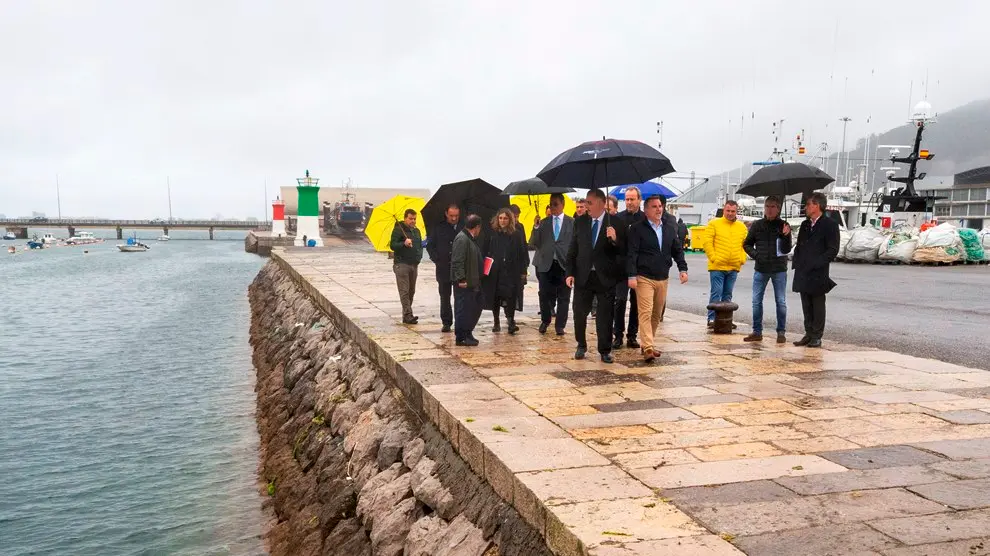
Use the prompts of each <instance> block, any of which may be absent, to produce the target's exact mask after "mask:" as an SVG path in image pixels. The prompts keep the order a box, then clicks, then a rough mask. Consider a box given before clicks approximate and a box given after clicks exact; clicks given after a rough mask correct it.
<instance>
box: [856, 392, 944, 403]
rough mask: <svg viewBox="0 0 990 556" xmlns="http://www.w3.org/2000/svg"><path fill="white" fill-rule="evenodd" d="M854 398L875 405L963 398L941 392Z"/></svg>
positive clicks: (861, 395) (867, 395) (902, 393)
mask: <svg viewBox="0 0 990 556" xmlns="http://www.w3.org/2000/svg"><path fill="white" fill-rule="evenodd" d="M853 397H854V398H859V399H861V400H865V401H868V402H873V403H915V402H933V401H938V400H958V399H961V398H962V396H957V395H956V394H950V393H948V392H939V391H935V390H920V391H914V392H891V393H888V394H860V395H856V396H853Z"/></svg>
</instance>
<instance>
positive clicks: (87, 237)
mask: <svg viewBox="0 0 990 556" xmlns="http://www.w3.org/2000/svg"><path fill="white" fill-rule="evenodd" d="M99 242H100V240H99V239H97V238H96V236H94V235H93V232H79V233H78V234H76V235H74V236H72V237H70V238H69V239H67V240H65V243H67V244H69V245H90V244H92V243H99Z"/></svg>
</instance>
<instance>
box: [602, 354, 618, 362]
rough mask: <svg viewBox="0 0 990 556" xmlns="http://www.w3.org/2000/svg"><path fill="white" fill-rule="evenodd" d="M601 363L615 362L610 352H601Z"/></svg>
mask: <svg viewBox="0 0 990 556" xmlns="http://www.w3.org/2000/svg"><path fill="white" fill-rule="evenodd" d="M602 363H615V359H613V358H612V354H611V353H603V354H602Z"/></svg>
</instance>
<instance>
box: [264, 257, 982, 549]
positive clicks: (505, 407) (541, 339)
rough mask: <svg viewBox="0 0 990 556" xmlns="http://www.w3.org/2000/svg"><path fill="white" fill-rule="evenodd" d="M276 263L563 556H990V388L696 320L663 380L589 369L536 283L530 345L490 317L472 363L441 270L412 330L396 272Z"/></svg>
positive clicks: (426, 270) (915, 362) (428, 272)
mask: <svg viewBox="0 0 990 556" xmlns="http://www.w3.org/2000/svg"><path fill="white" fill-rule="evenodd" d="M273 255H274V257H275V259H276V260H277V261H279V263H280V264H281V265H282V266H283V267H284V268H287V269H290V272H291V273H293V274H294V275H295V277H296V279H297V281H301V282H303V283H304V288H306V289H307V291H309V292H310V294H311V295H313V296H314V298H315V299H316V300H317V302H318V303H320V304H321V306H323V307H324V309H326V310H328V311H329V312H331V314H332V315H334V314H336V315H337V317H338V318H344V320H346V321H347V323H346V327H347V329H348V330H349V333H352V334H353V335H354V337H355V338H356V341H360V342H362V347H364V348H365V350H366V351H369V350H370V351H372V352H375V353H377V354H378V357H377V359H378V360H379V361H383V362H384V363H383V364H385V365H387V370H388V371H389V372H390V373H393V376H395V378H396V382H397V384H398V385H399V386H400V388H401V389H402V391H403V392H404V393H406V395H407V397H408V398H409V402H410V404H411V405H413V406H415V407H422V409H423V411H424V412H425V413H426V414H427V415H429V417H430V418H431V419H432V420H434V422H435V423H437V425H438V428H439V429H440V430H441V432H442V433H443V434H444V435H445V436H446V437H447V438H448V439H449V440H450V442H451V444H452V445H453V446H454V447H455V449H457V451H458V453H460V454H461V456H462V457H463V458H464V460H465V461H466V462H468V464H469V465H470V466H471V467H472V469H474V470H475V472H477V473H478V474H479V475H482V476H483V477H485V478H486V480H488V481H489V482H490V483H491V484H492V486H493V487H494V488H495V490H496V492H498V493H499V495H500V496H502V497H503V498H504V499H505V500H506V501H508V502H510V503H512V504H513V505H514V507H515V508H516V509H517V510H518V511H519V513H520V514H521V515H522V516H523V517H524V518H525V519H526V520H527V521H528V522H529V523H530V524H532V525H533V526H534V527H536V528H537V529H538V530H539V531H541V532H542V533H543V534H544V535H545V538H546V539H547V542H548V545H549V546H550V547H551V549H552V550H553V551H554V552H555V553H557V554H564V555H571V554H593V555H602V556H604V555H608V556H612V555H639V554H644V555H645V554H678V555H684V554H686V555H694V554H698V555H713V556H714V555H728V554H741V553H745V554H772V555H789V554H802V555H803V554H814V555H826V554H829V555H831V554H857V555H861V554H862V555H865V554H872V555H877V554H881V555H887V556H916V555H917V556H920V555H926V554H928V555H933V556H934V555H952V554H959V555H974V554H990V372H986V371H981V370H975V369H969V368H965V367H959V366H956V365H951V364H947V363H943V362H940V361H934V360H927V359H919V358H915V357H910V356H905V355H901V354H897V353H890V352H886V351H877V350H870V349H865V348H858V347H855V346H849V345H839V344H836V343H832V342H826V344H825V348H824V349H818V350H815V349H805V348H795V347H793V346H792V345H791V344H786V345H784V346H777V345H776V344H774V343H772V342H765V343H762V344H756V345H752V344H745V343H743V342H742V337H743V334H734V335H731V336H713V335H710V334H708V333H707V331H706V329H705V325H704V318H703V317H700V316H694V315H690V314H687V313H681V312H676V311H667V314H666V320H665V322H663V323H662V324H661V326H660V330H659V332H658V342H657V343H658V347H660V348H661V349H662V350H663V356H662V357H660V358H658V359H657V360H656V361H654V362H653V364H650V365H646V364H644V363H643V362H642V361H641V360H640V359H639V354H638V350H629V349H623V350H619V351H617V352H615V356H616V363H615V364H612V365H606V364H603V363H601V362H600V361H598V360H597V356H596V355H593V354H589V359H588V360H584V361H575V360H573V359H572V355H573V351H574V347H575V345H574V339H573V335H572V334H568V335H567V336H564V337H557V336H555V335H553V334H552V333H551V334H548V335H546V336H541V335H540V334H539V333H538V332H537V330H536V327H537V326H538V324H539V320H538V318H537V317H536V315H535V313H536V311H535V307H536V305H537V295H536V289H535V284H530V285H528V286H527V288H526V293H525V299H526V310H525V311H524V312H523V314H522V315H521V317H520V318H519V319H518V322H519V324H520V326H521V327H522V330H521V331H520V332H519V334H518V335H517V336H514V337H513V336H509V335H507V334H505V333H504V332H503V333H500V334H493V333H492V332H491V331H490V328H491V316H490V313H488V314H487V316H482V320H481V322H480V323H479V325H478V329H477V330H476V336H477V337H478V339H479V340H480V341H481V345H480V346H478V347H476V348H459V347H456V346H454V339H453V335H452V334H441V333H440V321H439V316H438V315H439V310H438V306H437V298H438V295H437V292H436V284H435V281H434V279H433V276H434V274H433V267H432V265H431V264H430V263H429V262H428V261H427V262H424V264H423V265H422V266H421V267H420V273H419V283H418V285H417V294H416V300H415V312H416V314H417V315H419V316H420V321H419V324H417V325H412V326H404V325H401V324H400V318H399V317H400V314H401V310H400V305H399V301H398V294H397V293H396V289H395V279H394V275H393V274H392V272H391V262H390V261H389V260H388V259H387V258H386V257H385V256H384V255H382V254H375V253H372V252H370V251H369V250H368V249H366V248H356V247H342V248H334V249H331V250H329V251H327V250H312V249H310V250H307V249H292V248H290V249H286V250H276V251H275V253H274V254H273ZM692 279H694V280H697V279H699V277H698V275H697V273H696V274H695V275H694V276H692ZM792 312H793V310H792ZM590 328H593V327H590ZM571 329H572V326H571V324H570V323H569V324H568V331H569V332H571ZM742 329H743V327H740V331H741V330H742ZM503 330H504V328H503ZM589 345H594V339H593V338H589ZM410 392H412V393H413V395H411V396H410ZM419 392H421V393H422V394H421V398H422V399H421V400H420V399H417V398H418V397H420V396H419V395H418V393H419Z"/></svg>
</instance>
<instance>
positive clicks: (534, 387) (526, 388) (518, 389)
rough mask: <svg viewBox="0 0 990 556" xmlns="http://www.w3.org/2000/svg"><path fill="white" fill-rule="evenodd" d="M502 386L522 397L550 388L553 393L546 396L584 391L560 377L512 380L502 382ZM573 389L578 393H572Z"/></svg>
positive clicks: (531, 396)
mask: <svg viewBox="0 0 990 556" xmlns="http://www.w3.org/2000/svg"><path fill="white" fill-rule="evenodd" d="M500 386H501V388H502V389H503V390H505V391H506V392H509V393H511V394H515V395H517V396H520V397H521V396H527V397H530V398H534V397H536V396H535V395H533V394H530V393H529V392H533V391H547V390H549V391H551V392H552V393H551V394H549V395H547V396H545V397H550V396H560V395H561V394H565V395H577V394H582V393H583V392H581V391H579V390H577V389H576V388H574V385H573V384H571V383H570V382H567V381H566V380H561V379H559V378H551V379H548V380H512V381H508V382H503V383H501V384H500ZM571 391H574V392H576V393H575V394H571V393H570V392H571Z"/></svg>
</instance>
